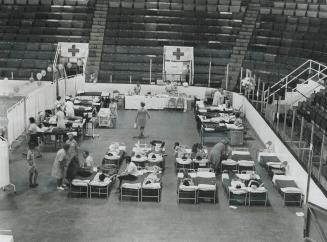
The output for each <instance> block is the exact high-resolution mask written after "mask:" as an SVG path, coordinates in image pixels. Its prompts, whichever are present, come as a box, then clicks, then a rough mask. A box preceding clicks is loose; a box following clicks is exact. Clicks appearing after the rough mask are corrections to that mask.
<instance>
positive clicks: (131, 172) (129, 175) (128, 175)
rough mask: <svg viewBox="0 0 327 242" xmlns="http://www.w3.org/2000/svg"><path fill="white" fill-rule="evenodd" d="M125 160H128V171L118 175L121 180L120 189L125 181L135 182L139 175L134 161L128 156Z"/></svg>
mask: <svg viewBox="0 0 327 242" xmlns="http://www.w3.org/2000/svg"><path fill="white" fill-rule="evenodd" d="M125 160H126V169H125V170H124V171H123V172H121V173H120V174H118V175H117V178H118V179H119V187H118V188H120V186H121V183H122V181H123V180H127V181H133V180H136V179H137V175H138V170H137V166H136V165H135V163H134V162H133V161H132V159H131V157H130V156H126V158H125Z"/></svg>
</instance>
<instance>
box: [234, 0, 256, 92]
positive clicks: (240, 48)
mask: <svg viewBox="0 0 327 242" xmlns="http://www.w3.org/2000/svg"><path fill="white" fill-rule="evenodd" d="M259 10H260V1H259V0H250V1H249V4H248V7H247V11H246V13H245V16H244V21H243V23H242V26H241V29H240V32H239V35H238V38H237V39H236V43H235V46H234V47H233V52H232V54H231V58H230V62H229V85H228V89H229V90H233V89H234V88H235V87H236V84H237V82H238V76H239V73H240V70H241V66H242V64H243V60H244V57H245V54H246V52H247V48H248V45H249V42H250V40H251V36H252V33H253V30H254V28H255V24H256V20H257V17H258V14H259Z"/></svg>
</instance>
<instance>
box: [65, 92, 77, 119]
mask: <svg viewBox="0 0 327 242" xmlns="http://www.w3.org/2000/svg"><path fill="white" fill-rule="evenodd" d="M65 112H66V116H67V117H70V118H72V117H74V116H75V111H74V103H73V98H72V97H68V98H67V100H66V103H65Z"/></svg>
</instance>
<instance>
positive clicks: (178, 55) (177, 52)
mask: <svg viewBox="0 0 327 242" xmlns="http://www.w3.org/2000/svg"><path fill="white" fill-rule="evenodd" d="M173 55H174V56H176V59H177V60H180V59H181V56H184V52H181V49H180V48H177V50H176V51H175V52H173Z"/></svg>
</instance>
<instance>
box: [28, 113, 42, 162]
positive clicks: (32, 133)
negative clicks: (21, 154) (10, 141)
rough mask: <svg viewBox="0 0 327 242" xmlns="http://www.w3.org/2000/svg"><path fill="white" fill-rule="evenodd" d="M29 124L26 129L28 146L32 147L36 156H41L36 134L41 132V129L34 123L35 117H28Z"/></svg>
mask: <svg viewBox="0 0 327 242" xmlns="http://www.w3.org/2000/svg"><path fill="white" fill-rule="evenodd" d="M29 121H30V125H29V126H28V129H27V134H28V146H29V147H33V149H34V150H35V151H36V152H37V153H38V155H37V156H36V158H39V157H42V154H41V151H40V148H39V141H38V134H37V132H41V129H40V128H39V127H38V126H37V125H36V123H35V118H33V117H30V118H29Z"/></svg>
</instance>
